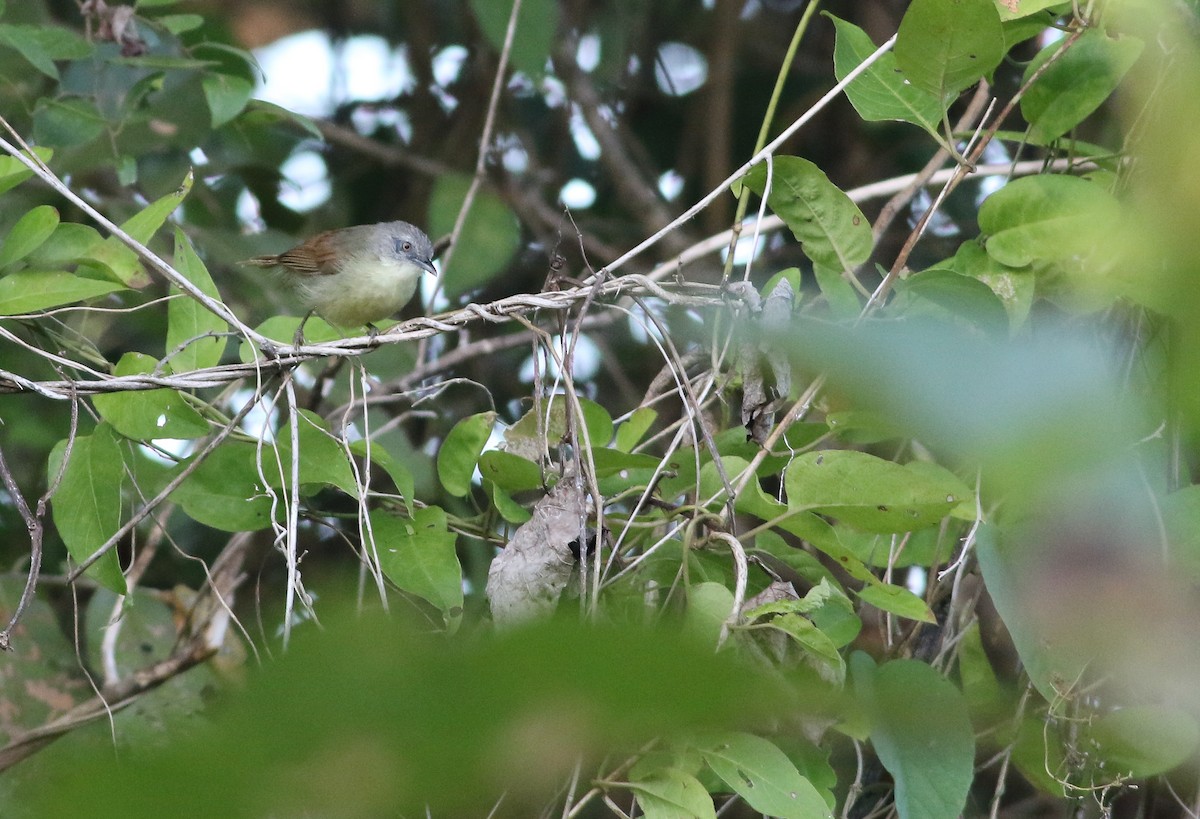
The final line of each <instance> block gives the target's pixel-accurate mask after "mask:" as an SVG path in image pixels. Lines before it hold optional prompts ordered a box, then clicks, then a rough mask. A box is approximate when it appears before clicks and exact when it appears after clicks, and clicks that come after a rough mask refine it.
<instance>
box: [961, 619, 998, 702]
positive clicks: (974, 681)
mask: <svg viewBox="0 0 1200 819" xmlns="http://www.w3.org/2000/svg"><path fill="white" fill-rule="evenodd" d="M957 657H958V676H959V679H960V680H962V689H963V697H964V698H966V700H967V704H968V705H969V706H970V709H971V714H972V715H973V716H974V715H982V716H983V717H984V718H986V719H988V720H989V721H991V720H992V719H1003V718H1004V715H1003V712H1002V711H1001V708H1004V707H1005V697H1004V689H1003V687H1001V685H1000V681H999V680H998V679H996V672H995V670H994V669H993V668H992V661H991V659H990V658H989V657H988V655H987V651H986V650H985V649H984V647H983V639H982V637H981V632H980V629H979V621H978V620H976V621H975V622H973V623H971V625H969V626H967V627H966V628H965V629H964V630H963V633H962V639H961V640H959V643H958V653H957ZM976 724H977V725H978V724H979V723H976Z"/></svg>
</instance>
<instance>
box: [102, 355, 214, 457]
mask: <svg viewBox="0 0 1200 819" xmlns="http://www.w3.org/2000/svg"><path fill="white" fill-rule="evenodd" d="M157 367H158V362H157V361H155V360H154V359H153V358H151V357H150V356H148V355H143V354H142V353H126V354H125V355H123V356H121V360H120V361H118V362H117V366H116V369H115V370H114V375H118V376H122V375H139V374H144V373H152V372H154V370H155V368H157ZM92 400H93V402H94V403H95V405H96V411H97V412H99V413H100V417H101V418H103V419H104V420H105V421H108V423H110V424H112V426H113V429H115V430H116V431H117V432H119V433H121V434H122V435H124V436H125V437H126V438H131V439H133V440H135V441H149V440H152V439H154V438H199V437H201V436H202V435H206V434H207V433H208V423H207V422H206V421H205V420H204V418H203V417H202V416H201V415H200V413H198V412H197V411H196V410H195V409H193V408H192V406H191V404H189V403H188V402H187V400H186V399H185V398H184V397H183V396H182V395H181V394H180V393H179V392H178V391H176V390H170V389H161V390H129V391H124V392H112V393H105V394H101V395H97V396H96V397H95V398H94V399H92Z"/></svg>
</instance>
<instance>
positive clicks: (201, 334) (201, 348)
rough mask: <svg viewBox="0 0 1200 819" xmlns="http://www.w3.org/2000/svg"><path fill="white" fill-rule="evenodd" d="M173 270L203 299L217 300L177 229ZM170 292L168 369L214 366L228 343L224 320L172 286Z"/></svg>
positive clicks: (210, 282) (197, 259)
mask: <svg viewBox="0 0 1200 819" xmlns="http://www.w3.org/2000/svg"><path fill="white" fill-rule="evenodd" d="M175 269H176V270H178V271H179V272H180V273H181V274H182V275H183V276H184V278H186V279H187V280H188V281H190V282H191V283H192V284H194V285H196V287H198V288H200V290H201V292H203V293H204V294H205V295H206V296H210V297H212V298H213V299H216V300H217V301H220V300H221V294H220V293H219V292H217V286H216V284H215V283H214V282H213V280H212V276H210V275H209V273H208V268H206V267H205V266H204V262H202V261H200V257H199V256H197V255H196V251H195V250H194V249H193V248H192V245H191V243H190V242H189V241H188V239H187V237H186V236H185V235H184V234H183V230H182V229H180V228H176V229H175ZM171 292H172V293H173V294H174V295H175V298H173V299H171V301H170V302H169V303H168V304H167V352H168V353H173V355H172V356H171V359H170V362H169V363H170V365H171V369H172V370H173V371H174V372H190V371H192V370H200V369H204V368H205V367H214V366H216V365H217V364H219V363H220V362H221V356H222V355H223V354H224V352H225V346H226V343H227V342H228V338H226V336H225V333H226V331H227V330H228V325H226V324H225V320H224V319H222V318H220V317H219V316H217V315H215V314H214V313H213V312H212V311H210V310H209V309H208V308H207V307H205V306H204V305H202V304H200V303H199V302H198V301H196V300H195V299H193V298H192V297H191V296H188V295H185V294H183V293H181V292H180V291H179V289H178V288H176V287H175V286H174V285H172V287H171ZM185 345H186V346H185Z"/></svg>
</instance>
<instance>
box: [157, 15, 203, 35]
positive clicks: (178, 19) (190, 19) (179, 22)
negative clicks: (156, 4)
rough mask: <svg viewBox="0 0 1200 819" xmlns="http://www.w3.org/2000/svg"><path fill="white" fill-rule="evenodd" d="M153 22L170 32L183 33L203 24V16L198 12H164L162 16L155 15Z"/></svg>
mask: <svg viewBox="0 0 1200 819" xmlns="http://www.w3.org/2000/svg"><path fill="white" fill-rule="evenodd" d="M154 22H156V23H158V24H159V25H160V26H162V27H163V28H165V29H166V30H167V31H169V32H171V33H172V34H183V33H184V32H187V31H194V30H195V29H198V28H200V26H202V25H204V18H203V17H202V16H200V15H199V14H164V15H163V16H162V17H155V18H154Z"/></svg>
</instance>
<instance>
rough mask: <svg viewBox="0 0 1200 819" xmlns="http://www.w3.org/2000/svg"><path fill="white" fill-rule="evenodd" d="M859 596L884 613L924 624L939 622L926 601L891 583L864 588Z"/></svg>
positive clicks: (859, 592)
mask: <svg viewBox="0 0 1200 819" xmlns="http://www.w3.org/2000/svg"><path fill="white" fill-rule="evenodd" d="M857 594H858V596H859V598H861V599H862V600H863V602H866V603H870V604H871V605H872V606H874V607H875V608H877V609H881V610H882V611H888V612H891V613H892V614H895V615H898V616H900V617H906V618H908V619H909V620H917V621H919V622H922V623H936V622H937V618H936V617H934V616H933V612H932V611H930V610H929V606H928V605H926V603H925V601H924V600H922V599H921V598H920V597H917V596H916V595H915V594H913V593H912V592H910V591H909V590H908V589H906V588H904V587H903V586H894V585H892V584H891V583H881V584H879V585H877V586H875V585H870V586H863V587H862V588H861V589H859V590H858V592H857Z"/></svg>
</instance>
